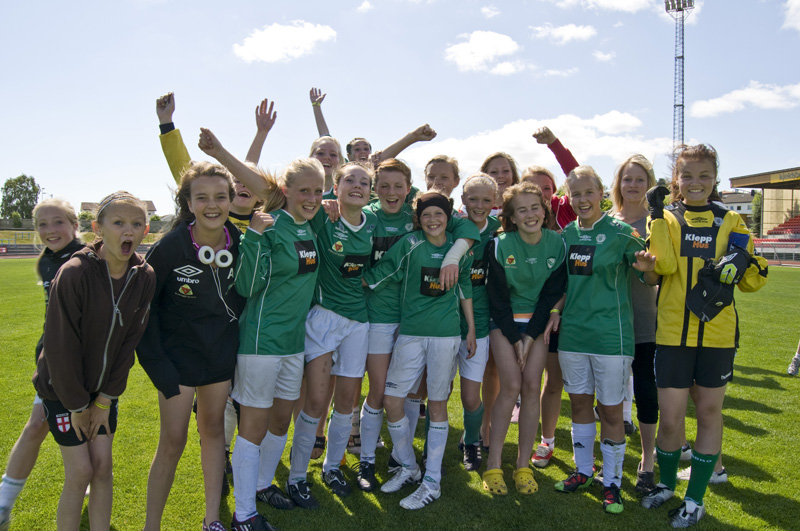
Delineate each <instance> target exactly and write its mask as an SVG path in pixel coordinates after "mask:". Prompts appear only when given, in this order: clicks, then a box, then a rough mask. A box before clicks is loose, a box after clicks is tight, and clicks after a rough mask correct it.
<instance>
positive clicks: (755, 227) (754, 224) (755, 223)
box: [750, 192, 762, 236]
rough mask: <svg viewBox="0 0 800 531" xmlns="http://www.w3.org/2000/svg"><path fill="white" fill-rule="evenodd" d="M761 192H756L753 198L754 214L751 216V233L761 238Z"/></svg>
mask: <svg viewBox="0 0 800 531" xmlns="http://www.w3.org/2000/svg"><path fill="white" fill-rule="evenodd" d="M761 203H762V198H761V192H756V194H755V195H754V196H753V202H752V205H753V214H752V215H751V216H750V232H752V233H753V234H755V235H756V236H761Z"/></svg>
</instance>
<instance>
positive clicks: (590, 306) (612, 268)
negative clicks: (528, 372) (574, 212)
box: [558, 214, 645, 356]
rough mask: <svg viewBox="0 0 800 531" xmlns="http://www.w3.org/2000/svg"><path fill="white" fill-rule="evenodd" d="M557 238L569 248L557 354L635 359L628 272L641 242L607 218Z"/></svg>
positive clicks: (627, 227) (570, 227) (574, 227)
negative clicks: (574, 353) (581, 354)
mask: <svg viewBox="0 0 800 531" xmlns="http://www.w3.org/2000/svg"><path fill="white" fill-rule="evenodd" d="M561 236H562V237H563V238H564V243H565V245H566V247H567V257H566V260H567V302H566V306H565V307H564V312H563V317H562V320H561V330H560V334H559V339H558V348H559V351H565V352H576V353H584V354H598V355H605V356H620V355H622V356H633V348H634V336H633V309H632V305H631V294H630V285H631V284H630V283H631V275H632V269H631V266H632V265H633V264H634V263H635V262H636V256H635V253H636V252H637V251H641V250H644V248H645V246H644V241H643V240H642V239H641V238H640V237H639V235H638V233H637V232H636V231H634V229H633V228H632V227H631V226H630V225H628V224H627V223H623V222H622V221H619V220H617V219H614V218H612V217H611V216H608V215H606V214H603V217H601V218H600V219H599V220H597V221H596V222H595V224H594V226H592V227H591V228H586V229H583V228H581V227H580V226H579V225H578V221H577V220H576V221H573V222H572V223H570V224H569V225H567V226H566V228H564V232H563V233H562V234H561Z"/></svg>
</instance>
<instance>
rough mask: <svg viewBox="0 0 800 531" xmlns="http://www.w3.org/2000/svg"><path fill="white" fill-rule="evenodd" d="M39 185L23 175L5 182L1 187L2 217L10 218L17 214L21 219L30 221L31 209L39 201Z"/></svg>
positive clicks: (0, 211) (0, 210)
mask: <svg viewBox="0 0 800 531" xmlns="http://www.w3.org/2000/svg"><path fill="white" fill-rule="evenodd" d="M39 190H40V188H39V185H38V184H36V181H35V180H34V178H33V177H29V176H27V175H25V174H22V175H20V176H19V177H14V178H12V179H8V180H6V182H5V184H4V185H3V201H2V205H0V213H2V215H3V217H6V218H7V217H10V216H11V215H12V213H14V212H18V213H19V215H20V216H21V217H22V218H23V219H30V218H31V215H32V213H33V207H34V206H36V201H37V200H38V199H39Z"/></svg>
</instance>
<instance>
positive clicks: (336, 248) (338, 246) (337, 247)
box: [331, 241, 344, 253]
mask: <svg viewBox="0 0 800 531" xmlns="http://www.w3.org/2000/svg"><path fill="white" fill-rule="evenodd" d="M331 249H333V250H334V251H336V252H337V253H341V252H342V249H344V245H342V242H340V241H337V242H336V243H334V244H333V246H332V247H331Z"/></svg>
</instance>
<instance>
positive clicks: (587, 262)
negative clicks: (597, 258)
mask: <svg viewBox="0 0 800 531" xmlns="http://www.w3.org/2000/svg"><path fill="white" fill-rule="evenodd" d="M593 261H594V246H593V245H570V246H569V256H568V260H567V265H568V266H569V274H570V275H583V276H590V275H591V274H592V262H593Z"/></svg>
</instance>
